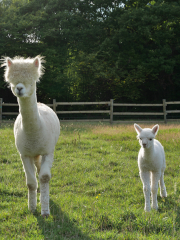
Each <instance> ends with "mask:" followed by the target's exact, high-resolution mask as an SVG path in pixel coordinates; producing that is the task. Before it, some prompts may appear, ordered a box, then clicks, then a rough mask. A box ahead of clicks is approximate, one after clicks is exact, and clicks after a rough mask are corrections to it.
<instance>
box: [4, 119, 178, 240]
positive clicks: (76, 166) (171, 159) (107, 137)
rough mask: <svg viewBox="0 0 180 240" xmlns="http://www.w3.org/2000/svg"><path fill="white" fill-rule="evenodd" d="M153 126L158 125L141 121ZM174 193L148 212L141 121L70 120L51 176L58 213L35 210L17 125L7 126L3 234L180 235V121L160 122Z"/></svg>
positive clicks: (22, 236) (53, 204)
mask: <svg viewBox="0 0 180 240" xmlns="http://www.w3.org/2000/svg"><path fill="white" fill-rule="evenodd" d="M141 126H142V127H152V126H153V125H152V124H146V126H145V125H143V124H141ZM157 139H158V140H159V141H160V142H161V143H162V145H163V146H164V149H165V153H166V165H167V167H166V171H165V184H166V188H167V193H168V197H167V198H166V199H162V198H161V197H160V195H159V191H158V205H159V209H158V211H155V210H152V211H151V212H150V213H145V212H144V196H143V189H142V183H141V180H140V177H139V171H138V165H137V156H138V151H139V148H140V146H139V143H138V140H137V139H136V132H135V130H134V127H133V124H129V125H113V126H111V125H109V124H107V123H106V124H102V123H96V124H88V123H62V124H61V135H60V138H59V140H58V144H57V145H56V150H55V156H54V163H53V168H52V171H51V173H52V179H51V181H50V209H51V215H50V217H49V218H47V219H43V218H42V217H41V215H40V209H41V207H40V202H39V189H38V206H37V212H36V213H35V214H32V213H31V212H30V211H29V210H28V202H27V199H28V191H27V187H26V181H25V173H24V171H23V166H22V163H21V160H20V157H19V154H18V152H17V150H16V148H15V144H14V136H13V127H12V126H6V127H4V126H1V128H0V239H8V240H9V239H28V240H29V239H33V240H34V239H35V240H38V239H64V240H66V239H77V240H82V239H85V240H90V239H112V240H116V239H130V240H131V239H163V240H165V239H180V125H178V124H167V125H163V124H160V130H159V133H158V135H157Z"/></svg>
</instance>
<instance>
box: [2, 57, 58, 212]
mask: <svg viewBox="0 0 180 240" xmlns="http://www.w3.org/2000/svg"><path fill="white" fill-rule="evenodd" d="M42 61H43V59H42V57H40V56H37V57H36V58H34V59H31V58H27V59H24V58H19V57H16V58H14V59H10V58H8V57H7V58H5V59H4V64H3V65H2V66H6V69H5V81H6V82H8V83H9V84H10V87H11V90H12V92H13V94H14V95H15V96H16V97H17V100H18V104H19V112H20V113H19V115H18V117H17V119H16V121H15V124H14V136H15V144H16V147H17V149H18V151H19V154H20V157H21V160H22V163H23V166H24V170H25V174H26V184H27V187H28V206H29V209H30V210H31V211H32V212H34V211H35V209H36V205H37V199H36V197H37V186H38V184H37V179H36V169H37V172H38V174H39V181H40V193H41V195H40V201H41V214H42V216H43V217H45V216H49V214H50V210H49V180H50V178H51V171H50V170H51V167H52V163H53V155H54V148H55V145H56V143H57V140H58V138H59V134H60V123H59V119H58V117H57V115H56V114H55V112H54V111H53V110H52V109H51V108H49V107H48V106H46V105H44V104H41V103H37V98H36V82H37V81H39V78H40V77H41V75H42V74H43V67H42ZM35 166H36V168H35Z"/></svg>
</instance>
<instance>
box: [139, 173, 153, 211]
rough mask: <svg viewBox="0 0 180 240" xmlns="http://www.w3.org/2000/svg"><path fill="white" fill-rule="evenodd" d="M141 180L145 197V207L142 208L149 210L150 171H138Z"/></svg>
mask: <svg viewBox="0 0 180 240" xmlns="http://www.w3.org/2000/svg"><path fill="white" fill-rule="evenodd" d="M140 177H141V181H142V183H143V192H144V198H145V207H144V210H145V211H146V212H149V211H150V210H151V205H150V191H151V189H150V172H142V171H140Z"/></svg>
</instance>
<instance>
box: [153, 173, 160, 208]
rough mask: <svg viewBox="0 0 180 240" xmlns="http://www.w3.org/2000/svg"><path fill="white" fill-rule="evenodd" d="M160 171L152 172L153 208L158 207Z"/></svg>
mask: <svg viewBox="0 0 180 240" xmlns="http://www.w3.org/2000/svg"><path fill="white" fill-rule="evenodd" d="M160 176H161V173H160V172H152V173H151V195H152V208H154V209H156V210H157V209H158V202H157V192H158V181H159V179H160Z"/></svg>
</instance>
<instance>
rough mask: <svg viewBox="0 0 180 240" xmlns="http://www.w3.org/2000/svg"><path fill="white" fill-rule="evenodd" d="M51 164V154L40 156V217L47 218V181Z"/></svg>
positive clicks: (48, 212) (49, 176) (48, 211)
mask: <svg viewBox="0 0 180 240" xmlns="http://www.w3.org/2000/svg"><path fill="white" fill-rule="evenodd" d="M52 162H53V154H49V155H46V156H42V162H41V169H40V173H39V181H40V192H41V196H40V200H41V215H42V216H43V217H47V216H49V214H50V210H49V180H50V178H51V167H52Z"/></svg>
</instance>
